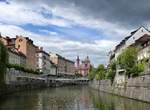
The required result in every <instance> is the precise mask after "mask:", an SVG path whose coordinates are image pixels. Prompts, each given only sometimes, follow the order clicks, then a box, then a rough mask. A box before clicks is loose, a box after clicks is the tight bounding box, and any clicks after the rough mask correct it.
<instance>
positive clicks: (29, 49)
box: [15, 36, 37, 70]
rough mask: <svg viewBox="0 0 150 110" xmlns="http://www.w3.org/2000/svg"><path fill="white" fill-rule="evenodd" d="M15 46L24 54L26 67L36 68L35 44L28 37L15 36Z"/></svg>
mask: <svg viewBox="0 0 150 110" xmlns="http://www.w3.org/2000/svg"><path fill="white" fill-rule="evenodd" d="M15 48H17V49H18V51H20V52H22V53H23V54H24V55H25V56H26V63H27V68H29V69H33V70H36V56H35V55H36V50H37V46H35V45H34V44H33V41H32V40H31V39H29V38H28V37H22V36H16V41H15Z"/></svg>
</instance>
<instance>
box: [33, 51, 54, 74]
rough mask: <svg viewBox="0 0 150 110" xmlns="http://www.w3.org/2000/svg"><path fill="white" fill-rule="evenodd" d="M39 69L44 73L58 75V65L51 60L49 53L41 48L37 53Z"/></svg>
mask: <svg viewBox="0 0 150 110" xmlns="http://www.w3.org/2000/svg"><path fill="white" fill-rule="evenodd" d="M36 57H37V69H38V70H39V71H40V72H43V73H44V74H50V75H56V66H55V65H54V64H53V63H52V62H51V61H50V59H49V54H48V53H46V52H45V51H43V48H40V49H39V50H38V51H37V53H36Z"/></svg>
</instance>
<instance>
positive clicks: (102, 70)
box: [89, 47, 145, 82]
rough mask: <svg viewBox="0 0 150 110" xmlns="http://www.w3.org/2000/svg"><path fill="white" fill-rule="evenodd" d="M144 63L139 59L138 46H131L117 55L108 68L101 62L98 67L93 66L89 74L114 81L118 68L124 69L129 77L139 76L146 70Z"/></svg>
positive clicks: (91, 77) (96, 77)
mask: <svg viewBox="0 0 150 110" xmlns="http://www.w3.org/2000/svg"><path fill="white" fill-rule="evenodd" d="M144 65H145V64H144V63H143V62H138V60H137V48H135V47H129V48H127V49H125V50H123V52H122V53H121V54H120V55H119V56H118V57H117V60H116V61H113V62H112V63H111V64H109V65H108V67H107V68H106V67H105V66H104V65H102V64H100V65H99V66H98V67H97V68H93V69H92V70H91V72H90V74H89V79H91V80H92V79H94V78H95V79H97V80H102V79H110V80H111V81H112V82H113V80H114V78H115V74H116V70H119V69H124V70H125V71H126V75H127V76H128V77H135V76H139V75H140V74H141V73H142V72H143V71H144Z"/></svg>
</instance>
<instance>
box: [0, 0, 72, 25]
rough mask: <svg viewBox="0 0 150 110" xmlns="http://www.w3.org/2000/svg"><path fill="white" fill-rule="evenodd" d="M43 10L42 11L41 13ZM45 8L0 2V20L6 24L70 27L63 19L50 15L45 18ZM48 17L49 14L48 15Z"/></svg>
mask: <svg viewBox="0 0 150 110" xmlns="http://www.w3.org/2000/svg"><path fill="white" fill-rule="evenodd" d="M42 11H43V13H41V12H42ZM45 11H46V10H45V9H44V8H43V7H42V6H39V7H36V6H33V7H30V6H27V5H25V4H19V5H18V4H17V3H14V2H13V3H10V4H6V3H0V13H2V14H1V17H0V22H3V23H6V24H13V25H25V24H33V25H41V26H46V25H56V26H60V27H70V23H69V22H67V21H66V20H65V19H62V18H57V17H51V18H46V17H45V16H44V14H45V13H46V12H45ZM49 17H50V15H49Z"/></svg>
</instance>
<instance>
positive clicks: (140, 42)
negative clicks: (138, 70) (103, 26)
mask: <svg viewBox="0 0 150 110" xmlns="http://www.w3.org/2000/svg"><path fill="white" fill-rule="evenodd" d="M149 44H150V32H149V30H147V29H146V28H145V27H140V28H138V29H137V30H135V31H133V32H131V34H130V35H129V36H127V37H125V38H124V39H123V40H122V41H121V42H120V43H119V44H118V45H117V46H116V47H115V50H113V51H111V52H110V53H109V63H111V62H112V61H116V60H117V57H118V56H119V55H120V54H121V53H122V51H123V50H124V49H126V48H128V47H131V46H132V47H136V48H137V49H138V56H137V57H138V58H137V59H138V61H141V60H143V59H147V60H149V57H150V52H149V46H148V45H149ZM117 71H120V70H119V68H117ZM145 71H146V70H145ZM122 76H123V75H122ZM116 77H117V78H115V82H120V81H119V80H120V78H119V77H120V75H119V72H117V74H116Z"/></svg>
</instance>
